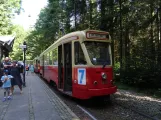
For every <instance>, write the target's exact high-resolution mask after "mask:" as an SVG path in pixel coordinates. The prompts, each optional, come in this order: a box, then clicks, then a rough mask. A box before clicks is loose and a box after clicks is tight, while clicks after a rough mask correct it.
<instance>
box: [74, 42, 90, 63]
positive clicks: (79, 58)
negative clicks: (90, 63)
mask: <svg viewBox="0 0 161 120" xmlns="http://www.w3.org/2000/svg"><path fill="white" fill-rule="evenodd" d="M74 55H75V65H85V64H87V61H86V59H85V56H84V53H83V51H82V48H81V46H80V43H79V42H75V43H74Z"/></svg>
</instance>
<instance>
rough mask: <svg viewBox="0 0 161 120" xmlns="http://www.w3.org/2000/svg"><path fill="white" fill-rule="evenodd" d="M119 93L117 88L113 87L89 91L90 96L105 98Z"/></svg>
mask: <svg viewBox="0 0 161 120" xmlns="http://www.w3.org/2000/svg"><path fill="white" fill-rule="evenodd" d="M116 91H117V87H116V86H113V87H110V88H102V89H88V92H89V96H91V97H94V96H104V95H110V94H114V93H115V92H116Z"/></svg>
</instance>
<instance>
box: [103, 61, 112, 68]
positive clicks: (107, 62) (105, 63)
mask: <svg viewBox="0 0 161 120" xmlns="http://www.w3.org/2000/svg"><path fill="white" fill-rule="evenodd" d="M109 64H110V61H106V62H104V63H103V66H102V68H105V67H106V65H109Z"/></svg>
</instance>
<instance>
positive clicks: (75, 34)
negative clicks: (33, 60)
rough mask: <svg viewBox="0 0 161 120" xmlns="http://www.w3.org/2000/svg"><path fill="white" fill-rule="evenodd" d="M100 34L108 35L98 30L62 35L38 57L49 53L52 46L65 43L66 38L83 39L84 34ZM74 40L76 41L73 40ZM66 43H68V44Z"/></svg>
mask: <svg viewBox="0 0 161 120" xmlns="http://www.w3.org/2000/svg"><path fill="white" fill-rule="evenodd" d="M88 31H90V32H102V33H106V34H109V32H105V31H100V30H83V31H76V32H71V33H68V34H66V35H64V36H63V37H61V38H59V39H58V40H57V41H55V42H54V43H53V44H52V45H50V46H49V47H48V48H47V49H46V50H45V51H43V52H42V53H41V54H40V56H42V55H43V54H44V53H46V52H47V51H49V50H50V49H52V48H53V46H56V45H57V44H61V43H63V42H66V41H65V40H66V39H67V38H70V37H74V36H78V37H79V38H81V37H82V35H83V38H85V36H86V32H88ZM75 40H76V39H75ZM69 41H73V40H72V39H71V40H69ZM69 41H68V42H69Z"/></svg>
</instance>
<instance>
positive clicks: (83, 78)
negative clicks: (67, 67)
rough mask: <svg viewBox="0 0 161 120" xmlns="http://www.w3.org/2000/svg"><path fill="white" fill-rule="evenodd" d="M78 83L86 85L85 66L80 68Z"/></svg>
mask: <svg viewBox="0 0 161 120" xmlns="http://www.w3.org/2000/svg"><path fill="white" fill-rule="evenodd" d="M78 84H80V85H86V69H84V68H79V69H78Z"/></svg>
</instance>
